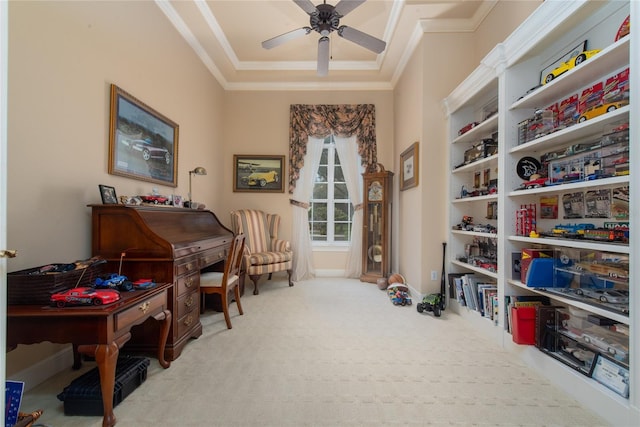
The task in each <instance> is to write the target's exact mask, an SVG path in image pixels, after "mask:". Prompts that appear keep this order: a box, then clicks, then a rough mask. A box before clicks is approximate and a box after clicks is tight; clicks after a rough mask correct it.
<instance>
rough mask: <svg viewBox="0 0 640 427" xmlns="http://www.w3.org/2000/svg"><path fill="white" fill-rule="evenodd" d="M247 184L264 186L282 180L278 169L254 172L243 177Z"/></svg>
mask: <svg viewBox="0 0 640 427" xmlns="http://www.w3.org/2000/svg"><path fill="white" fill-rule="evenodd" d="M242 179H243V180H244V181H245V182H246V183H247V185H251V186H255V185H258V186H260V187H264V186H266V185H267V184H269V183H270V182H278V181H280V177H279V176H278V173H277V172H276V171H269V172H254V173H252V174H251V175H249V176H247V177H245V178H242Z"/></svg>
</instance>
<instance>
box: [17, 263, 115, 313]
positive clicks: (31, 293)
mask: <svg viewBox="0 0 640 427" xmlns="http://www.w3.org/2000/svg"><path fill="white" fill-rule="evenodd" d="M86 262H87V265H86V266H85V265H82V266H79V265H77V264H78V263H79V262H76V263H68V264H61V263H56V264H48V265H43V266H40V267H33V268H28V269H26V270H20V271H15V272H13V273H8V274H7V303H8V304H10V305H12V304H15V305H31V304H33V305H49V302H50V300H51V295H53V294H55V293H58V292H63V291H66V290H68V289H71V288H74V287H77V286H89V285H90V284H91V283H92V282H93V280H94V279H95V278H96V277H98V276H99V275H100V274H101V272H102V268H103V266H104V262H101V260H99V259H95V260H87V261H86ZM82 267H84V268H82Z"/></svg>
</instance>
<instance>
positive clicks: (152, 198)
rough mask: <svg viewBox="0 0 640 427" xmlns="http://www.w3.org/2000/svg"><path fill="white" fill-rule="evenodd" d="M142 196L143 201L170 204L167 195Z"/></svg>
mask: <svg viewBox="0 0 640 427" xmlns="http://www.w3.org/2000/svg"><path fill="white" fill-rule="evenodd" d="M140 198H141V199H142V201H143V202H145V203H153V204H154V205H158V204H160V205H168V204H169V198H168V197H165V196H155V195H150V196H140Z"/></svg>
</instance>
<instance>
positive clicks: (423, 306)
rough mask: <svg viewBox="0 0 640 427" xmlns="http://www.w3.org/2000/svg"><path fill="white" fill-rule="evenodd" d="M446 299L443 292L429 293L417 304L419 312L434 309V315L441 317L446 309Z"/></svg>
mask: <svg viewBox="0 0 640 427" xmlns="http://www.w3.org/2000/svg"><path fill="white" fill-rule="evenodd" d="M444 304H445V303H444V299H443V297H442V295H441V294H428V295H425V296H424V298H422V302H419V303H418V304H417V305H416V308H417V309H418V313H422V312H423V311H433V315H434V316H436V317H440V315H441V313H442V310H444Z"/></svg>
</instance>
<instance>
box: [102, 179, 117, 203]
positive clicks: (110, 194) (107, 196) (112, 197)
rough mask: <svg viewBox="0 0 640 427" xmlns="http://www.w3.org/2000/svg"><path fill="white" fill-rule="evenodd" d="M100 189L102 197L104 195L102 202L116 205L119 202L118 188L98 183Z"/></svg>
mask: <svg viewBox="0 0 640 427" xmlns="http://www.w3.org/2000/svg"><path fill="white" fill-rule="evenodd" d="M98 188H99V189H100V197H102V204H104V205H116V204H118V197H117V196H116V189H115V188H114V187H109V186H108V185H102V184H100V185H98Z"/></svg>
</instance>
